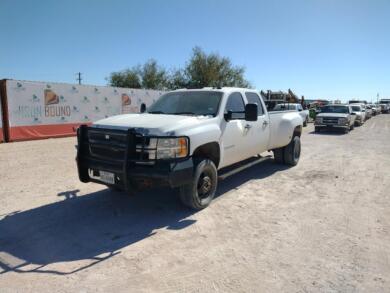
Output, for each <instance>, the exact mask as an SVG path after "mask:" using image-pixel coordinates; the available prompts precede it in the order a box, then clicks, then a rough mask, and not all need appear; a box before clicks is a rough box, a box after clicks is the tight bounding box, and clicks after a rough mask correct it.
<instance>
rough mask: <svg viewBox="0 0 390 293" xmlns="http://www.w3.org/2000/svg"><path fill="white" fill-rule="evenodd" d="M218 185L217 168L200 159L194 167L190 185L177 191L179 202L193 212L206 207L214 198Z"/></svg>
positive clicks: (210, 162) (207, 160) (206, 160)
mask: <svg viewBox="0 0 390 293" xmlns="http://www.w3.org/2000/svg"><path fill="white" fill-rule="evenodd" d="M217 185H218V175H217V168H216V167H215V165H214V163H213V162H212V161H211V160H209V159H200V160H198V162H197V163H196V165H195V170H194V176H193V179H192V182H191V183H190V184H187V185H184V186H181V187H180V189H179V193H180V200H181V202H182V203H183V204H184V205H185V206H187V207H189V208H191V209H194V210H201V209H204V208H205V207H207V206H208V205H209V204H210V202H211V201H212V200H213V198H214V196H215V192H216V190H217Z"/></svg>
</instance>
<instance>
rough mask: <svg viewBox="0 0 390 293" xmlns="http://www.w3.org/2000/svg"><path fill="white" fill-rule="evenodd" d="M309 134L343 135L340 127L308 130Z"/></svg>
mask: <svg viewBox="0 0 390 293" xmlns="http://www.w3.org/2000/svg"><path fill="white" fill-rule="evenodd" d="M309 134H314V135H345V134H347V133H345V132H344V131H343V130H340V129H329V130H321V131H320V132H315V131H310V132H309Z"/></svg>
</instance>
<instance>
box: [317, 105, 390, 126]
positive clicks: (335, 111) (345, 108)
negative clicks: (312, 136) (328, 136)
mask: <svg viewBox="0 0 390 293" xmlns="http://www.w3.org/2000/svg"><path fill="white" fill-rule="evenodd" d="M383 101H384V100H381V102H383ZM383 104H384V106H383ZM388 106H390V100H389V103H388V104H386V103H382V104H381V103H378V104H366V103H365V102H363V101H349V103H348V104H329V105H326V106H324V107H321V108H319V109H318V114H317V115H316V118H315V121H314V131H315V132H320V131H321V130H330V129H340V130H343V131H344V132H345V133H348V132H349V131H350V130H353V129H354V127H355V126H361V125H363V124H364V123H365V122H366V121H367V120H368V119H370V118H371V117H373V116H376V115H379V114H381V113H389V108H388Z"/></svg>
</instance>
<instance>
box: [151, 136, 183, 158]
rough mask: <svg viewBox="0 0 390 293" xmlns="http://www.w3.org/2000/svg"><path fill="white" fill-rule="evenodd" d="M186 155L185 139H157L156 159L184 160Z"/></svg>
mask: <svg viewBox="0 0 390 293" xmlns="http://www.w3.org/2000/svg"><path fill="white" fill-rule="evenodd" d="M187 155H188V139H187V138H186V137H176V138H159V139H158V141H157V155H156V159H175V158H184V157H186V156H187Z"/></svg>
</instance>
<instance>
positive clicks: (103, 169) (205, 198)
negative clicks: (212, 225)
mask: <svg viewBox="0 0 390 293" xmlns="http://www.w3.org/2000/svg"><path fill="white" fill-rule="evenodd" d="M142 108H143V109H142V110H141V111H143V113H139V114H124V115H118V116H113V117H110V118H106V119H103V120H100V121H97V122H96V123H94V124H93V125H91V126H86V125H82V126H81V127H80V128H79V129H78V132H77V134H78V151H77V159H76V160H77V166H78V173H79V178H80V180H81V181H82V182H96V183H100V184H105V185H107V186H109V187H111V188H114V189H121V190H126V191H131V190H137V189H140V188H142V187H148V186H156V185H168V186H170V187H172V188H178V189H179V193H180V198H181V200H182V202H183V203H184V204H185V205H186V206H189V207H191V208H193V209H196V210H199V209H202V208H204V207H206V206H208V205H209V203H210V202H211V200H212V199H213V197H214V195H215V192H216V189H217V183H218V178H220V179H221V178H224V177H226V176H228V175H230V174H233V173H234V170H242V169H243V168H245V166H251V165H253V164H254V163H257V162H260V161H262V160H264V159H266V158H267V157H261V156H260V155H259V154H261V153H263V152H266V151H269V150H272V151H273V153H274V158H275V161H277V162H278V163H284V164H287V165H291V166H294V165H296V164H297V163H298V160H299V157H300V152H301V143H300V136H301V132H302V119H301V117H300V116H299V114H298V113H297V112H285V111H281V112H273V113H272V114H268V112H267V110H266V107H265V104H264V102H263V100H262V99H261V97H260V95H259V94H258V92H257V91H255V90H251V89H242V88H204V89H197V90H189V89H183V90H176V91H172V92H168V93H166V94H164V95H163V96H161V97H160V98H159V99H158V100H157V101H156V102H155V103H154V104H153V105H152V106H150V108H149V109H147V110H146V109H145V107H142Z"/></svg>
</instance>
